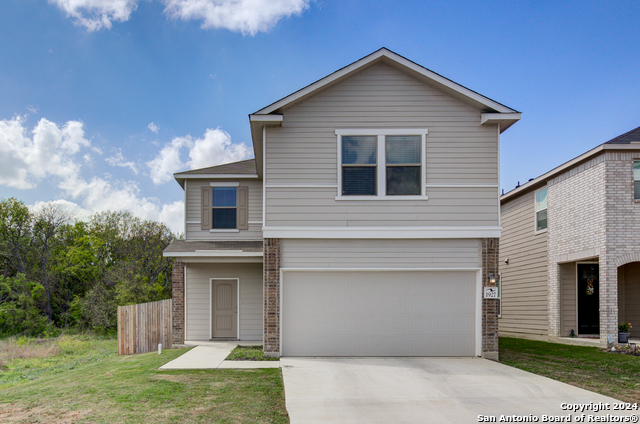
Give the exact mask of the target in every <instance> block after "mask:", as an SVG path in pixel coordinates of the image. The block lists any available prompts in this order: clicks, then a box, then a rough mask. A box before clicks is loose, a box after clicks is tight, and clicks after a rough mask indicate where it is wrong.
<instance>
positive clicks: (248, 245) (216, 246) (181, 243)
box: [164, 240, 262, 253]
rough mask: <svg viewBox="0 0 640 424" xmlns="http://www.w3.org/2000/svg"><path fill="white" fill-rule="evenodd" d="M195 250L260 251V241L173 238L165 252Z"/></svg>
mask: <svg viewBox="0 0 640 424" xmlns="http://www.w3.org/2000/svg"><path fill="white" fill-rule="evenodd" d="M196 250H242V251H243V252H262V241H241V240H238V241H235V240H234V241H185V240H174V241H172V242H171V244H170V245H169V246H167V248H166V249H164V251H165V252H167V253H169V252H195V251H196Z"/></svg>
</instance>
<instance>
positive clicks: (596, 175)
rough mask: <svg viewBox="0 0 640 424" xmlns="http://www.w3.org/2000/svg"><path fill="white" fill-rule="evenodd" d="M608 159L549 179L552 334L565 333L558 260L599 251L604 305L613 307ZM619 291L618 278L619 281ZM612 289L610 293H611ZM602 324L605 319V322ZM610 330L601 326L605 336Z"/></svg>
mask: <svg viewBox="0 0 640 424" xmlns="http://www.w3.org/2000/svg"><path fill="white" fill-rule="evenodd" d="M604 199H605V163H604V155H599V156H597V157H595V158H592V159H590V160H589V161H587V162H585V163H583V164H581V165H579V166H577V167H575V168H572V169H571V170H569V171H567V172H565V173H563V174H560V175H558V176H557V177H555V178H552V179H551V180H549V181H548V182H547V217H548V222H549V226H548V229H547V243H548V251H549V256H548V263H547V269H548V276H549V280H548V292H547V299H548V307H549V310H548V311H549V315H548V318H549V336H552V337H553V336H555V337H557V336H566V335H567V334H561V317H562V316H561V314H562V311H561V287H560V270H559V265H558V262H567V261H569V262H573V261H580V260H583V259H588V258H589V257H593V256H594V255H598V254H599V262H600V285H599V290H600V307H601V309H602V310H603V312H602V313H601V316H602V314H603V313H604V308H607V307H612V306H613V305H610V304H609V302H607V301H606V299H607V298H608V297H609V296H610V294H611V293H610V292H611V289H612V287H611V286H612V284H611V283H610V281H608V280H607V278H606V277H605V274H606V271H605V269H606V260H607V259H606V252H605V228H606V225H605V224H606V211H605V201H604ZM613 285H614V286H616V289H615V291H616V293H617V281H616V283H615V284H613ZM608 292H609V294H607V293H608ZM601 324H602V322H601ZM606 334H607V332H606V331H605V330H602V329H601V339H606Z"/></svg>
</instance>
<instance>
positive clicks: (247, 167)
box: [173, 159, 258, 188]
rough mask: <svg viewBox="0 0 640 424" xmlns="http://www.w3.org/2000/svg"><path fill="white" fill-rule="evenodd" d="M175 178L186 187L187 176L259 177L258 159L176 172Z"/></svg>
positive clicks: (209, 177)
mask: <svg viewBox="0 0 640 424" xmlns="http://www.w3.org/2000/svg"><path fill="white" fill-rule="evenodd" d="M173 178H175V179H176V181H178V184H180V186H182V188H184V180H185V179H186V178H208V179H213V178H234V179H237V178H258V172H257V170H256V160H255V159H247V160H241V161H239V162H231V163H224V164H222V165H216V166H209V167H206V168H199V169H191V170H189V171H182V172H176V173H175V174H173Z"/></svg>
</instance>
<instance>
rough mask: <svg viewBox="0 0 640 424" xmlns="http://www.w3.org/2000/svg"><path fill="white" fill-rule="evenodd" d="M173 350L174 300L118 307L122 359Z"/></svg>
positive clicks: (119, 350)
mask: <svg viewBox="0 0 640 424" xmlns="http://www.w3.org/2000/svg"><path fill="white" fill-rule="evenodd" d="M158 343H162V348H163V349H170V348H171V299H167V300H159V301H157V302H148V303H139V304H137V305H129V306H118V355H130V354H132V353H144V352H151V351H154V350H156V349H158Z"/></svg>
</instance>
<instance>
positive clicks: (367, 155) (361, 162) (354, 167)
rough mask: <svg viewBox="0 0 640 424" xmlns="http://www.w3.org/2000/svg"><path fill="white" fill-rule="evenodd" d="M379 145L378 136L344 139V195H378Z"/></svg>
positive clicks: (347, 137)
mask: <svg viewBox="0 0 640 424" xmlns="http://www.w3.org/2000/svg"><path fill="white" fill-rule="evenodd" d="M377 145H378V138H377V137H376V136H344V137H342V194H343V195H345V196H353V195H356V196H357V195H364V196H367V195H368V196H375V195H376V193H377V190H376V169H377Z"/></svg>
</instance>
